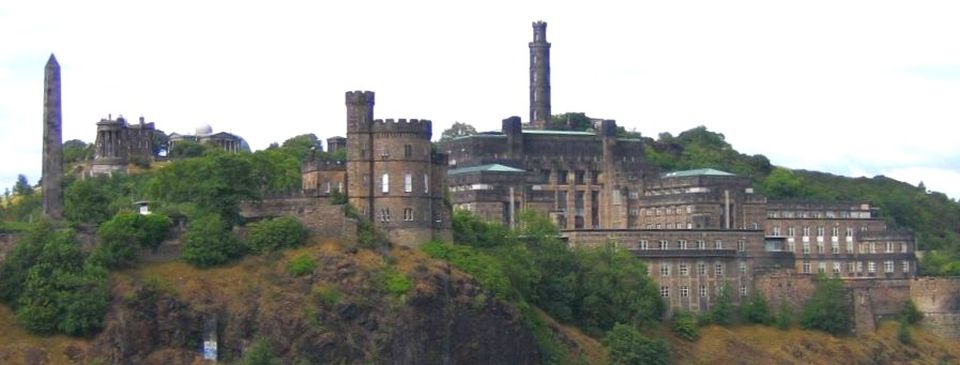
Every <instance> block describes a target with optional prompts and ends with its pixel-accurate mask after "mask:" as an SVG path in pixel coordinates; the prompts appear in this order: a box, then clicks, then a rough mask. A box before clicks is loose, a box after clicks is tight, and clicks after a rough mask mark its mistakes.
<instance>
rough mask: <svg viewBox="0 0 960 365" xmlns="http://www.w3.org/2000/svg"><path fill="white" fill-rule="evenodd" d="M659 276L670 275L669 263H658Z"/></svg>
mask: <svg viewBox="0 0 960 365" xmlns="http://www.w3.org/2000/svg"><path fill="white" fill-rule="evenodd" d="M660 276H670V264H665V263H661V264H660Z"/></svg>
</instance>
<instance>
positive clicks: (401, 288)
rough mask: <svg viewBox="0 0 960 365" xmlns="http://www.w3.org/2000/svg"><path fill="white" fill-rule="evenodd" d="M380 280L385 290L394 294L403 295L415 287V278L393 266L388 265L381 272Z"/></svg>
mask: <svg viewBox="0 0 960 365" xmlns="http://www.w3.org/2000/svg"><path fill="white" fill-rule="evenodd" d="M380 280H381V282H382V284H383V290H385V291H386V292H387V293H390V294H393V295H403V294H406V293H407V292H408V291H410V289H411V288H413V279H410V277H409V276H407V274H404V273H402V272H400V271H397V269H394V268H393V267H386V268H384V269H383V271H382V272H381V277H380Z"/></svg>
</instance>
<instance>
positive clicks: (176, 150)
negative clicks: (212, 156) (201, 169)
mask: <svg viewBox="0 0 960 365" xmlns="http://www.w3.org/2000/svg"><path fill="white" fill-rule="evenodd" d="M208 149H210V147H208V146H204V145H202V144H199V143H197V142H193V141H180V142H177V143H174V144H173V147H170V151H168V152H167V156H168V157H170V158H189V157H200V156H203V154H204V151H206V150H208Z"/></svg>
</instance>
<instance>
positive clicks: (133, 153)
mask: <svg viewBox="0 0 960 365" xmlns="http://www.w3.org/2000/svg"><path fill="white" fill-rule="evenodd" d="M154 133H157V131H156V128H155V127H154V124H153V123H146V122H145V121H144V118H143V117H140V123H138V124H128V123H127V120H126V119H124V118H123V116H119V117H117V119H116V120H114V119H112V117H107V118H105V119H101V120H100V121H99V122H97V140H96V142H95V146H94V156H93V163H92V166H91V169H90V172H91V173H92V174H94V175H98V174H112V173H114V172H126V171H127V164H128V163H129V162H130V161H135V160H140V161H151V160H153V157H154V155H153V134H154Z"/></svg>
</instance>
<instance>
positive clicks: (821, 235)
mask: <svg viewBox="0 0 960 365" xmlns="http://www.w3.org/2000/svg"><path fill="white" fill-rule="evenodd" d="M817 237H823V227H817Z"/></svg>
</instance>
